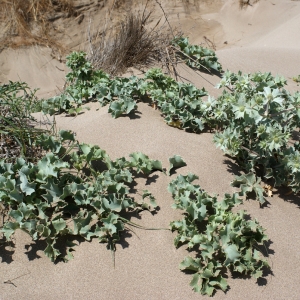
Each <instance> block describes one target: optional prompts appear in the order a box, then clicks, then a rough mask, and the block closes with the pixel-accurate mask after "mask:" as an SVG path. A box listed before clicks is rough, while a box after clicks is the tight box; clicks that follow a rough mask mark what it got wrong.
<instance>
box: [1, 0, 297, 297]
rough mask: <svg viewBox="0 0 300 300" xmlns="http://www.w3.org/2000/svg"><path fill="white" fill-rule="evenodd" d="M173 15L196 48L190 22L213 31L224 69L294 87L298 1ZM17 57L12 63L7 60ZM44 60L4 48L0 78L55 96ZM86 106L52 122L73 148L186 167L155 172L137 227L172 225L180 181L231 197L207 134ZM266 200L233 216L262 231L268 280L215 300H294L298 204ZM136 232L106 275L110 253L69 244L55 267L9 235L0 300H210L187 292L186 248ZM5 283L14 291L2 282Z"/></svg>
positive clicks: (55, 73) (211, 79) (237, 285)
mask: <svg viewBox="0 0 300 300" xmlns="http://www.w3.org/2000/svg"><path fill="white" fill-rule="evenodd" d="M216 2H218V5H216ZM167 5H170V3H166V6H167ZM178 5H179V4H178ZM176 9H177V10H176V11H174V16H175V15H176V14H178V13H182V15H183V17H182V18H183V21H182V23H184V22H186V23H185V24H186V25H187V24H188V26H189V24H192V23H193V24H194V26H195V27H194V28H192V29H190V30H191V31H192V36H194V37H195V38H194V41H195V40H197V39H198V40H200V35H203V34H205V33H203V32H202V31H201V30H202V29H200V28H197V24H198V23H197V22H195V21H194V20H195V19H197V18H198V19H199V20H201V22H202V21H203V20H204V21H205V24H206V25H207V26H208V29H207V30H208V33H211V34H212V35H208V34H207V37H209V38H210V39H213V36H214V33H216V35H215V36H216V37H215V39H216V40H217V41H218V42H217V43H216V45H217V47H218V49H219V50H218V51H217V55H218V57H219V59H220V61H221V63H222V65H223V66H224V68H225V69H230V70H232V71H238V70H242V71H244V72H254V71H271V72H272V73H274V74H281V75H284V76H286V77H287V78H288V82H289V85H288V89H290V90H293V91H295V90H299V87H298V86H297V85H296V84H295V83H294V82H293V81H292V80H291V78H292V77H293V76H296V75H298V74H299V73H300V69H299V65H300V51H299V49H300V31H299V28H300V2H299V1H289V0H273V1H269V0H260V1H259V2H258V3H256V4H254V5H253V6H248V7H247V8H246V9H243V10H240V9H239V6H238V3H237V1H231V0H229V1H205V3H203V6H202V2H201V5H200V7H198V11H197V9H196V8H195V9H194V10H192V9H191V10H190V11H187V10H186V8H184V7H181V8H180V7H176ZM184 20H185V21H184ZM204 21H203V22H204ZM199 22H200V21H199ZM209 22H211V24H212V25H209V24H210V23H209ZM209 26H210V27H209ZM199 32H201V33H200V34H199ZM197 33H198V37H197ZM225 41H226V42H227V44H224V42H225ZM39 51H41V52H39ZM43 51H44V52H43ZM45 51H46V52H45ZM15 53H18V56H17V58H14V59H12V58H13V57H15V56H14V55H16V54H15ZM34 53H35V54H34ZM42 53H43V54H42ZM34 55H35V56H34ZM34 57H35V59H34ZM47 59H49V54H48V55H47V50H43V49H40V48H34V49H27V50H19V52H14V54H12V51H8V50H7V51H5V52H2V53H1V54H0V66H1V78H0V81H3V82H5V81H6V80H8V79H11V80H16V79H18V77H20V78H21V79H22V80H26V81H27V82H28V83H30V85H31V86H33V87H41V92H42V93H44V94H41V96H47V95H50V94H51V93H52V94H53V93H55V92H57V90H58V89H59V88H61V87H62V86H63V84H64V81H63V77H64V75H65V71H60V70H59V69H62V70H64V68H65V67H64V65H63V64H60V63H59V62H57V61H56V60H51V59H50V62H48V64H47V65H46V66H45V67H44V68H46V69H45V70H44V72H43V71H42V70H43V68H42V67H41V66H42V65H43V64H44V62H45V61H48V60H47ZM1 63H2V65H1ZM58 68H59V69H58ZM181 72H182V74H183V75H184V76H185V77H187V78H188V79H189V80H191V81H192V82H194V83H195V84H196V85H197V86H199V87H202V86H204V87H205V88H207V89H208V90H209V92H210V93H211V94H213V95H215V96H217V95H218V93H219V91H218V90H216V89H214V88H213V85H214V84H216V83H217V82H218V80H219V78H218V77H216V76H211V75H203V74H200V75H195V74H194V73H191V72H190V71H189V70H188V69H187V68H183V69H182V70H181ZM89 106H90V107H91V110H90V111H88V112H86V113H84V114H82V115H79V116H77V117H76V118H70V117H64V116H58V117H57V118H56V120H57V124H58V126H59V127H60V128H63V129H71V130H73V131H75V132H76V133H77V137H78V139H79V140H81V141H84V142H87V143H91V144H97V145H99V146H100V147H101V148H103V149H105V150H106V151H107V152H108V154H109V155H110V156H111V157H112V158H116V157H120V156H128V154H129V153H131V152H134V151H142V152H144V153H146V154H147V155H148V156H150V157H151V158H153V159H160V160H161V161H162V162H163V164H164V165H165V166H167V161H168V157H170V156H172V155H174V154H179V155H181V156H182V157H183V158H184V159H185V161H186V163H187V166H186V167H184V168H181V169H179V170H178V171H177V174H174V175H173V176H172V177H171V178H170V177H167V176H164V175H162V174H160V173H158V172H155V173H153V174H152V175H151V177H152V179H153V180H152V183H151V184H148V185H147V189H149V190H150V191H152V192H153V194H154V195H155V196H156V198H157V202H158V204H159V206H160V211H159V212H158V213H157V214H156V215H155V216H152V215H151V214H150V213H149V212H143V213H141V215H140V216H141V218H140V219H137V220H136V222H139V224H141V225H145V226H148V227H167V226H168V224H169V223H170V221H172V220H176V219H179V218H181V215H180V212H177V211H174V210H172V209H171V204H172V198H171V195H170V194H169V193H168V192H167V185H168V183H169V182H170V180H171V179H173V178H175V177H176V176H177V175H178V174H187V173H188V172H193V173H195V174H197V175H198V176H199V184H200V185H201V187H202V188H204V189H206V190H207V191H208V192H209V193H211V194H214V193H216V194H221V195H223V194H224V193H225V192H229V193H232V192H233V188H232V187H231V186H230V181H231V180H232V179H233V178H234V175H235V173H237V172H238V171H239V170H238V168H236V167H235V166H234V164H233V162H232V161H231V160H230V159H228V158H227V157H225V156H223V154H222V152H221V151H220V150H218V149H216V148H215V146H214V144H213V143H212V135H211V134H210V133H205V134H201V135H196V134H190V133H186V132H184V131H180V130H178V129H175V128H171V127H168V126H167V125H166V124H165V123H164V121H163V119H162V118H161V116H160V114H159V112H158V111H155V110H153V109H152V108H151V107H149V106H147V105H146V104H139V106H138V112H137V114H136V118H129V117H121V118H118V119H116V120H115V119H112V118H111V116H110V115H109V114H108V113H107V108H105V107H104V108H100V109H99V110H98V105H96V104H91V105H89ZM145 184H146V182H145V181H144V180H140V181H139V185H140V186H141V188H143V186H144V185H145ZM269 201H270V203H269V205H268V206H267V207H266V208H264V209H261V208H259V205H258V203H257V202H254V201H249V202H246V203H245V204H244V205H243V206H241V209H246V210H247V212H248V213H249V214H250V215H251V216H252V217H254V218H257V219H258V220H259V222H260V223H261V225H262V226H263V227H265V228H267V234H268V236H269V238H270V241H271V243H270V245H269V248H268V251H269V254H270V256H269V261H270V264H271V266H272V271H273V275H272V274H265V275H266V276H265V277H264V279H261V280H259V281H258V282H256V280H254V279H246V278H234V279H233V278H231V277H230V275H229V279H228V282H229V285H230V290H229V291H228V292H227V293H226V294H224V293H223V292H222V291H218V292H217V293H216V295H215V296H214V298H215V299H233V300H234V299H278V300H279V299H300V285H299V276H300V252H299V248H300V238H299V228H300V210H299V208H300V200H299V197H295V196H286V195H284V194H279V193H275V195H274V197H273V198H271V199H269ZM136 233H137V236H136V235H135V234H132V233H130V232H129V233H128V234H127V235H126V236H125V237H124V239H123V240H122V241H121V243H120V244H118V245H117V252H116V267H115V269H114V268H113V263H112V259H111V254H110V252H109V251H108V250H106V247H105V245H102V244H98V243H97V241H96V240H95V241H93V242H91V243H88V242H83V243H82V244H81V245H80V246H79V247H77V248H76V252H75V253H74V256H75V259H74V260H72V261H70V262H68V263H66V264H65V263H58V264H53V263H51V262H50V260H49V259H48V258H47V257H45V256H44V254H43V252H42V247H43V245H42V244H34V243H32V241H31V239H30V237H29V236H27V235H26V234H25V233H23V232H17V234H16V238H15V241H16V248H15V249H14V253H13V255H12V257H10V256H9V255H5V256H3V258H2V260H3V262H2V264H1V272H0V299H1V300H8V299H128V300H129V299H137V300H138V299H147V300H148V299H202V298H208V297H203V296H201V295H199V294H196V293H194V292H193V291H192V290H191V287H190V286H189V282H190V280H191V276H190V275H186V274H184V273H182V272H180V271H179V269H178V264H179V263H180V262H181V260H182V259H183V257H184V256H186V255H187V252H186V249H185V247H181V248H180V249H178V250H176V249H175V247H174V246H173V239H174V234H172V233H171V232H169V231H140V230H136ZM9 250H10V249H9V248H6V251H9ZM2 251H3V250H2ZM0 254H1V252H0ZM7 280H11V281H12V282H14V284H15V286H14V285H12V284H5V283H4V282H5V281H7Z"/></svg>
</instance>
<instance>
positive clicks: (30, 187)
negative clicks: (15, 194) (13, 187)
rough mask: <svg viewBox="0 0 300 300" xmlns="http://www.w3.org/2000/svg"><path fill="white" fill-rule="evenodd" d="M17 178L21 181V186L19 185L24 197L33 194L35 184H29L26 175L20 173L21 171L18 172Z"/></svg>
mask: <svg viewBox="0 0 300 300" xmlns="http://www.w3.org/2000/svg"><path fill="white" fill-rule="evenodd" d="M19 176H20V181H21V184H20V188H21V191H22V192H23V193H25V195H26V196H30V195H31V194H33V193H34V192H35V187H36V184H35V183H29V182H28V179H27V177H26V175H25V174H24V173H22V172H21V171H20V172H19Z"/></svg>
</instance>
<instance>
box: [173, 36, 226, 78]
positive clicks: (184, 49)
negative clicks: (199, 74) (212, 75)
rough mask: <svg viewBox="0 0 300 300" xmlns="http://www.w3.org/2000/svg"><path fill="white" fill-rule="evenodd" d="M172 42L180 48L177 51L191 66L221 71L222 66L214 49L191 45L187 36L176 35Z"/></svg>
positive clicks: (198, 68)
mask: <svg viewBox="0 0 300 300" xmlns="http://www.w3.org/2000/svg"><path fill="white" fill-rule="evenodd" d="M172 44H173V45H174V46H177V47H179V49H180V50H181V51H180V52H178V53H177V55H178V56H179V57H181V58H182V59H183V60H184V62H185V63H186V64H187V65H188V66H189V67H191V68H193V69H197V70H201V71H203V70H204V71H208V72H210V71H211V70H214V71H216V72H222V66H221V64H220V63H219V61H218V57H217V56H216V53H215V51H213V50H211V49H207V48H204V47H201V46H198V45H192V44H190V42H189V39H188V37H176V38H175V39H174V40H173V41H172Z"/></svg>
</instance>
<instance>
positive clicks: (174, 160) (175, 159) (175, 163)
mask: <svg viewBox="0 0 300 300" xmlns="http://www.w3.org/2000/svg"><path fill="white" fill-rule="evenodd" d="M169 162H170V167H169V170H168V171H167V174H168V175H169V176H170V173H171V170H172V169H174V168H181V167H184V166H186V162H185V161H184V160H183V159H182V158H181V156H179V155H174V156H172V157H170V158H169Z"/></svg>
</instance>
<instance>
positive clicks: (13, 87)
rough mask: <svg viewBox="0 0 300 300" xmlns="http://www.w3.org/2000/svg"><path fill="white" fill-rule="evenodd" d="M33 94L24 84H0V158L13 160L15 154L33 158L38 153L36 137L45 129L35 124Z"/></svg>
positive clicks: (36, 156) (16, 156)
mask: <svg viewBox="0 0 300 300" xmlns="http://www.w3.org/2000/svg"><path fill="white" fill-rule="evenodd" d="M35 93H36V90H34V91H32V90H31V89H30V88H29V87H28V85H27V84H26V83H20V82H10V83H9V84H5V85H2V86H0V159H5V160H6V161H10V162H13V161H16V159H17V158H18V157H23V158H25V159H28V160H34V159H36V158H38V157H40V156H41V153H42V152H41V149H39V147H37V146H36V145H35V140H36V139H38V137H39V136H40V135H41V134H42V133H44V132H46V130H42V129H38V128H35V127H34V122H35V119H34V118H33V117H32V115H31V114H32V112H35V111H37V110H38V107H39V101H38V99H37V97H36V96H35Z"/></svg>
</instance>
